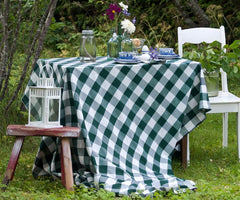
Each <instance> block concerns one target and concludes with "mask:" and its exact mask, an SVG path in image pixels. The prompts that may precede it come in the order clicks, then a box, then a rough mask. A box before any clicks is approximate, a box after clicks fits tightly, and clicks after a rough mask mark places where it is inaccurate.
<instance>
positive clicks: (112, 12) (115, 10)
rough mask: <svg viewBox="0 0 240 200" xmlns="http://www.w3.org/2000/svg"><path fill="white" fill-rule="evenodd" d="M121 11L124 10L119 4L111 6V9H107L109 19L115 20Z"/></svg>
mask: <svg viewBox="0 0 240 200" xmlns="http://www.w3.org/2000/svg"><path fill="white" fill-rule="evenodd" d="M121 11H122V9H121V8H120V7H118V5H117V4H110V6H109V9H107V15H108V17H109V19H111V20H114V17H115V13H120V12H121Z"/></svg>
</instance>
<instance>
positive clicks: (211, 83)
mask: <svg viewBox="0 0 240 200" xmlns="http://www.w3.org/2000/svg"><path fill="white" fill-rule="evenodd" d="M204 78H205V81H206V86H207V91H208V96H209V97H215V96H218V91H219V70H218V69H216V70H215V71H211V72H207V71H204Z"/></svg>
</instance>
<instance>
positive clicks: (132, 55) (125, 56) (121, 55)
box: [119, 51, 137, 59]
mask: <svg viewBox="0 0 240 200" xmlns="http://www.w3.org/2000/svg"><path fill="white" fill-rule="evenodd" d="M136 55H137V54H136V52H128V51H122V52H119V58H120V59H134V58H135V57H136Z"/></svg>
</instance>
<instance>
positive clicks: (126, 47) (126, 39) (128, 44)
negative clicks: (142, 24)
mask: <svg viewBox="0 0 240 200" xmlns="http://www.w3.org/2000/svg"><path fill="white" fill-rule="evenodd" d="M121 49H122V51H127V52H132V51H133V43H132V40H131V39H130V34H129V33H127V32H124V36H123V40H122V42H121Z"/></svg>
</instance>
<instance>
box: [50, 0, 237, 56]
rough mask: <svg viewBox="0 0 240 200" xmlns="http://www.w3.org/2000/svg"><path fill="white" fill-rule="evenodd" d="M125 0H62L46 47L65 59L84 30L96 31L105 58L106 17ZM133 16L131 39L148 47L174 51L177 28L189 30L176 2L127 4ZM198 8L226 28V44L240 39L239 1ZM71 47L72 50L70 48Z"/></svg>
mask: <svg viewBox="0 0 240 200" xmlns="http://www.w3.org/2000/svg"><path fill="white" fill-rule="evenodd" d="M120 1H123V0H115V1H103V0H83V1H74V0H62V1H59V2H58V6H57V10H56V12H55V20H54V21H53V24H52V26H51V29H50V31H49V33H48V37H47V39H46V45H47V46H48V47H51V48H53V49H56V50H59V51H61V52H62V54H63V55H66V56H75V55H78V48H79V37H80V33H81V31H82V30H83V29H86V28H87V27H89V28H90V29H93V30H94V31H95V36H96V38H97V42H98V44H99V45H98V47H99V48H98V55H106V42H107V41H108V39H109V38H110V37H111V31H110V30H111V20H109V19H107V17H106V16H105V15H104V13H105V12H106V9H107V8H108V6H109V4H110V3H112V2H115V3H118V2H120ZM123 2H124V3H127V4H128V5H129V11H130V13H131V14H132V16H136V19H137V22H136V26H137V28H136V32H135V33H134V34H133V35H132V37H142V38H145V39H147V42H146V44H147V45H148V46H155V45H158V46H164V45H166V46H169V47H175V48H177V46H176V43H177V27H178V26H181V27H183V28H189V25H188V24H186V23H185V21H184V18H183V17H182V13H181V11H180V10H179V9H178V7H177V6H176V5H175V3H174V0H161V1H159V0H125V1H123ZM186 2H187V1H183V0H181V1H180V3H181V4H182V6H183V7H184V9H185V10H186V12H187V14H188V15H189V16H190V18H191V20H193V21H194V23H195V24H196V26H199V25H200V24H199V21H198V18H197V17H196V16H195V15H194V13H193V12H192V10H191V8H189V7H188V6H187V5H186ZM198 3H199V5H200V6H201V8H202V9H203V11H204V12H205V13H206V14H207V16H208V17H209V20H210V26H211V27H220V25H224V26H225V29H226V37H227V43H228V44H229V43H232V42H233V41H234V40H236V39H239V38H240V4H239V2H238V1H237V0H235V1H234V0H230V1H229V0H219V1H207V0H199V1H198ZM70 46H71V47H72V48H71V49H70V48H69V47H70Z"/></svg>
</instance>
